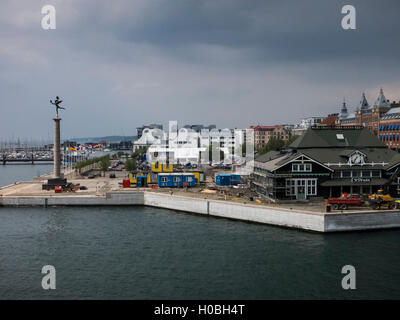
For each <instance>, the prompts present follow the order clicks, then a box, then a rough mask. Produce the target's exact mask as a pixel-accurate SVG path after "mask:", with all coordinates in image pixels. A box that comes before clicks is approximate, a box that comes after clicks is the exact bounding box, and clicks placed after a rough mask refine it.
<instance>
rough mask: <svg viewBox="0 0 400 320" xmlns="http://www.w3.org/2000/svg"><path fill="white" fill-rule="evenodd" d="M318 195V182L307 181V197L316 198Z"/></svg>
mask: <svg viewBox="0 0 400 320" xmlns="http://www.w3.org/2000/svg"><path fill="white" fill-rule="evenodd" d="M316 194H317V181H316V180H310V179H308V180H307V195H310V196H315V195H316Z"/></svg>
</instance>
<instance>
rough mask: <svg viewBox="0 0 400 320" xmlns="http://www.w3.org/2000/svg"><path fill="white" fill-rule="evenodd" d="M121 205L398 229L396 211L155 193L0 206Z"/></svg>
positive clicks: (26, 200) (332, 228) (305, 225)
mask: <svg viewBox="0 0 400 320" xmlns="http://www.w3.org/2000/svg"><path fill="white" fill-rule="evenodd" d="M1 205H2V206H17V207H18V206H42V207H48V206H103V205H107V206H121V205H128V206H131V205H145V206H152V207H157V208H165V209H171V210H177V211H185V212H191V213H196V214H201V215H206V216H214V217H222V218H229V219H235V220H242V221H248V222H255V223H264V224H271V225H277V226H282V227H289V228H296V229H303V230H309V231H317V232H337V231H355V230H369V229H384V228H398V227H400V211H394V210H393V211H371V212H346V213H316V212H311V211H306V210H290V209H288V208H282V207H279V206H271V207H269V206H265V205H253V204H242V203H235V202H232V201H224V200H211V199H200V198H193V197H185V196H178V195H170V194H163V193H159V192H149V191H136V192H108V193H107V194H106V195H105V196H93V195H82V196H78V195H69V196H62V195H60V196H6V197H0V206H1Z"/></svg>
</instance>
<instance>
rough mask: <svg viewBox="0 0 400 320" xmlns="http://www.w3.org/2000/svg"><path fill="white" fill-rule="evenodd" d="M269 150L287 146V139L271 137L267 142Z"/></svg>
mask: <svg viewBox="0 0 400 320" xmlns="http://www.w3.org/2000/svg"><path fill="white" fill-rule="evenodd" d="M267 146H268V151H273V150H281V149H282V148H283V147H284V146H285V141H283V140H282V139H280V138H276V137H271V138H270V139H269V140H268V143H267Z"/></svg>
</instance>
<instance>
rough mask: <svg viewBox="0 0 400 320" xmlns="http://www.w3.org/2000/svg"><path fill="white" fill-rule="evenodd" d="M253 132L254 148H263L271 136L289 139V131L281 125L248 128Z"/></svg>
mask: <svg viewBox="0 0 400 320" xmlns="http://www.w3.org/2000/svg"><path fill="white" fill-rule="evenodd" d="M249 129H250V130H253V132H254V148H255V149H261V148H263V147H264V146H265V145H266V144H267V143H268V141H269V139H271V138H272V137H275V138H279V139H282V140H288V139H289V131H288V130H287V129H286V127H285V126H283V125H276V126H251V127H250V128H249Z"/></svg>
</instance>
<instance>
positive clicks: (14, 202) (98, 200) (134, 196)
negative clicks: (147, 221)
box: [0, 192, 144, 207]
mask: <svg viewBox="0 0 400 320" xmlns="http://www.w3.org/2000/svg"><path fill="white" fill-rule="evenodd" d="M143 199H144V196H143V192H130V193H122V192H110V193H107V195H106V196H105V197H104V196H99V197H96V196H51V197H45V196H41V197H38V196H31V197H28V196H27V197H1V198H0V205H3V206H13V207H23V206H41V207H46V206H123V205H127V206H131V205H144V200H143Z"/></svg>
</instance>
